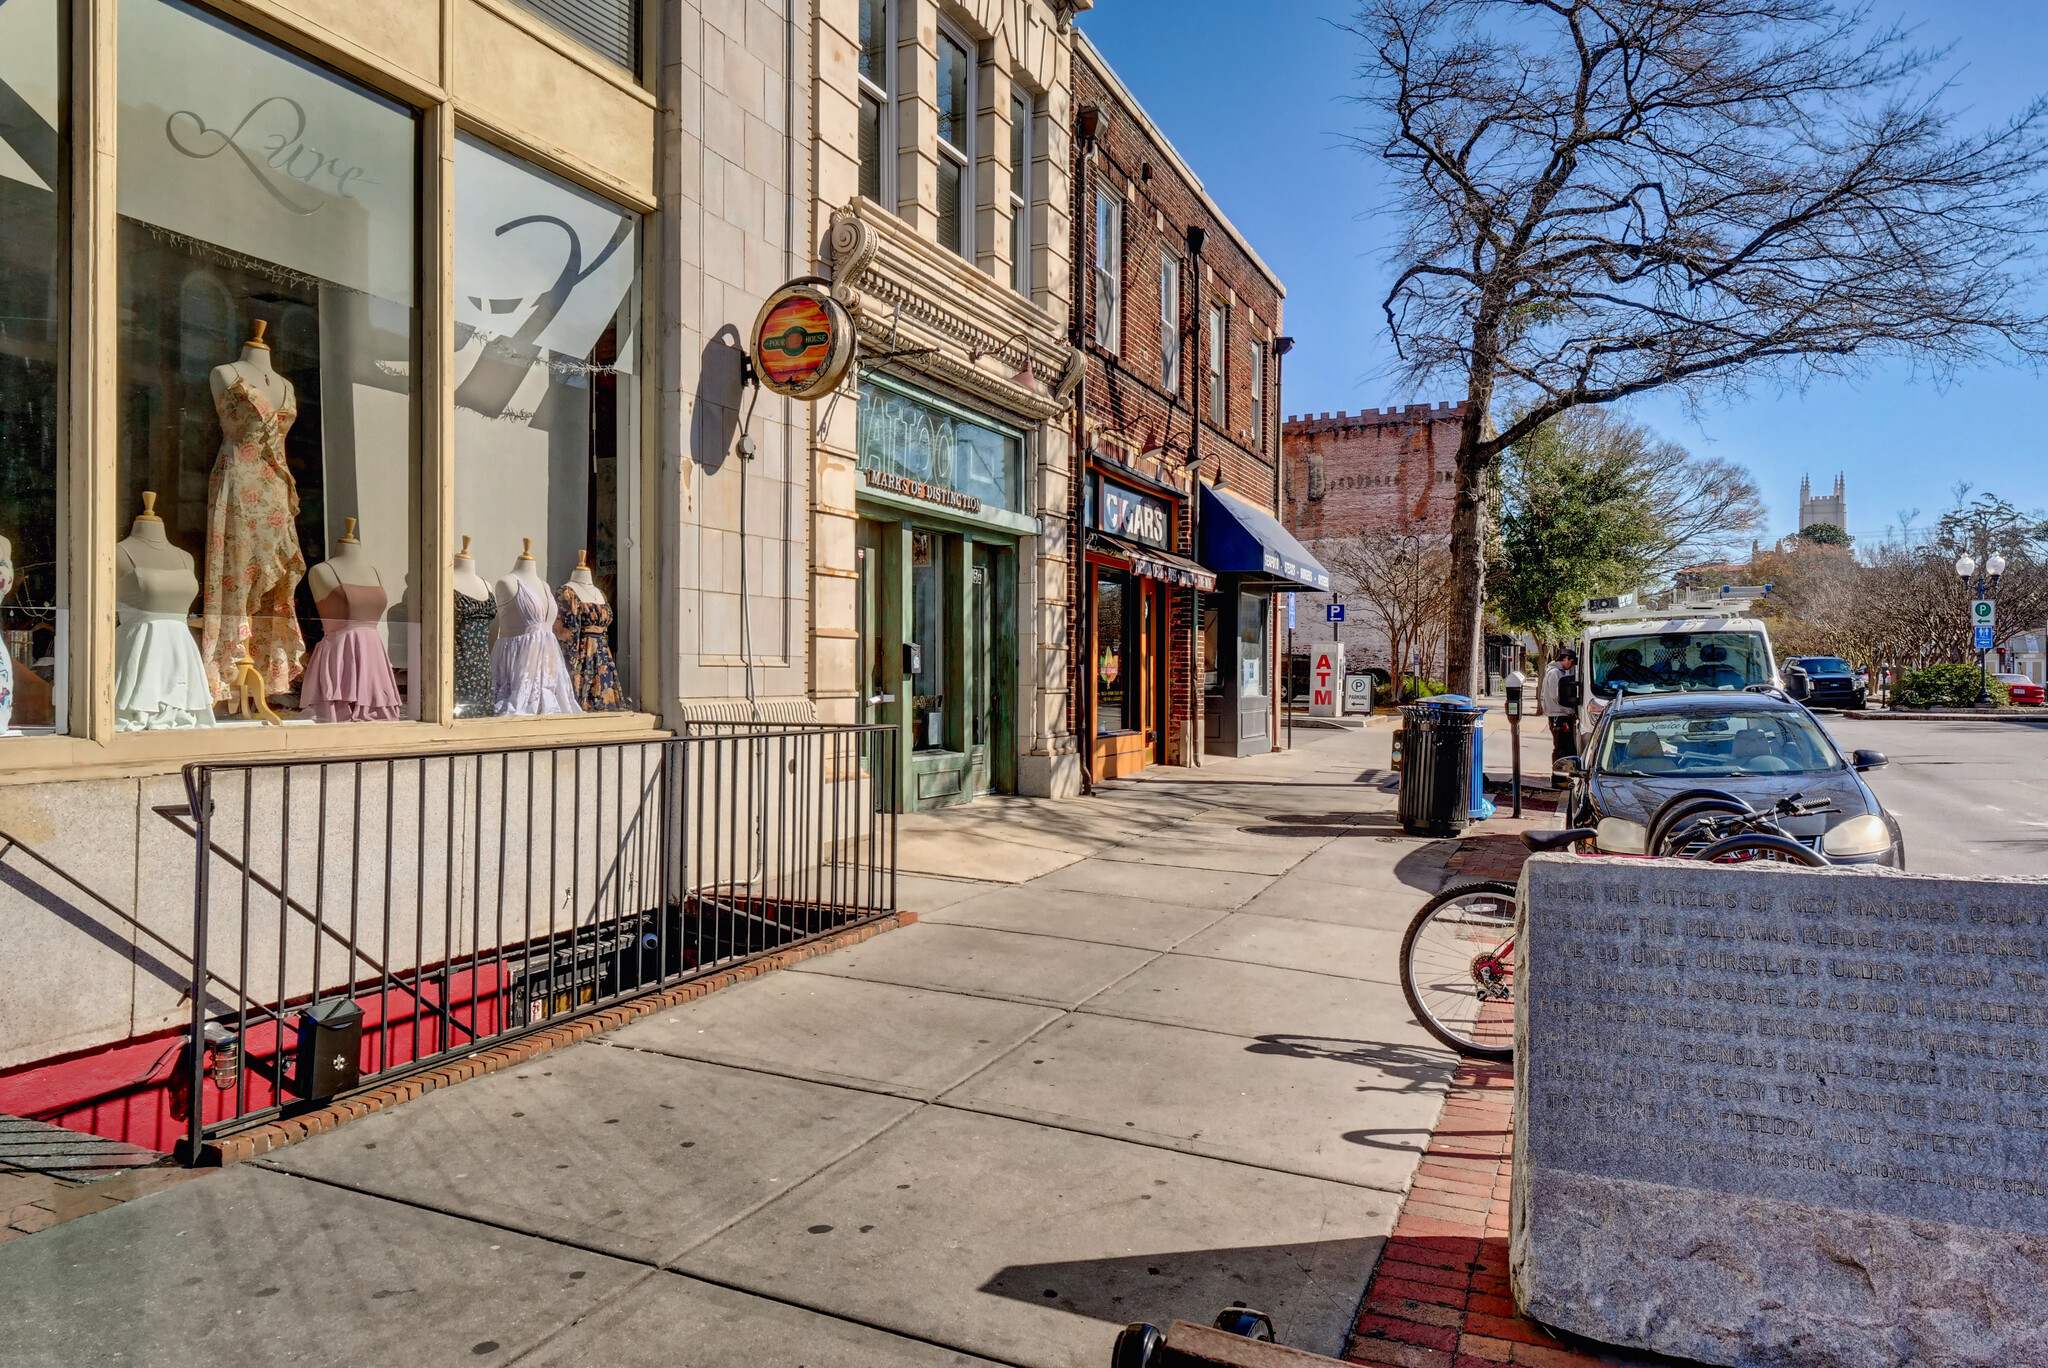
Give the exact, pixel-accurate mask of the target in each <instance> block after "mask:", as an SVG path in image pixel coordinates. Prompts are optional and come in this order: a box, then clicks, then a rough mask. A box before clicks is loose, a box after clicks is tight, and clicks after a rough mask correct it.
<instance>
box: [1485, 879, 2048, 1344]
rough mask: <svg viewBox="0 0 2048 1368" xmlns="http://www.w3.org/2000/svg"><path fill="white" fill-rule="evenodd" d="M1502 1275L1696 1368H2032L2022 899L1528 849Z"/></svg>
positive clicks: (2003, 884)
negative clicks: (1509, 1214)
mask: <svg viewBox="0 0 2048 1368" xmlns="http://www.w3.org/2000/svg"><path fill="white" fill-rule="evenodd" d="M1521 917H1522V926H1521V933H1520V934H1521V939H1520V941H1519V943H1518V946H1517V960H1518V963H1517V976H1518V978H1519V979H1520V982H1519V983H1518V984H1517V990H1516V995H1515V996H1516V1004H1515V1006H1516V1013H1517V1018H1518V1019H1517V1023H1516V1028H1517V1039H1516V1052H1515V1074H1516V1089H1517V1097H1518V1100H1519V1102H1520V1108H1519V1112H1518V1115H1517V1119H1516V1129H1515V1160H1514V1198H1513V1220H1512V1234H1511V1237H1510V1261H1511V1266H1512V1271H1513V1278H1514V1288H1515V1298H1516V1301H1517V1302H1518V1303H1519V1304H1520V1306H1521V1308H1522V1310H1523V1311H1524V1312H1525V1313H1526V1314H1528V1315H1529V1316H1531V1317H1533V1318H1534V1319H1536V1320H1538V1321H1540V1322H1542V1323H1544V1324H1546V1325H1550V1326H1554V1327H1557V1328H1559V1329H1562V1330H1567V1331H1570V1332H1572V1333H1574V1334H1578V1335H1583V1336H1585V1337H1587V1338H1589V1339H1594V1340H1599V1341H1603V1342H1606V1343H1609V1344H1616V1345H1627V1346H1633V1347H1637V1348H1642V1349H1649V1350H1654V1351H1657V1352H1660V1353H1665V1354H1671V1355H1676V1356H1679V1357H1683V1358H1690V1359H1697V1360H1700V1361H1702V1362H1706V1363H1715V1364H1729V1365H1744V1366H1745V1368H1746V1366H1747V1365H1765V1364H1768V1365H1774V1366H1777V1365H1783V1366H1785V1368H1791V1366H1793V1365H1797V1368H1896V1366H1897V1365H1929V1366H1930V1368H1931V1366H1932V1365H1940V1368H1975V1366H1976V1365H1986V1366H1987V1368H1988V1366H1989V1365H2000V1368H2013V1366H2014V1365H2048V880H2042V879H1964V878H1951V877H1941V876H1933V875H1921V874H1904V873H1899V872H1895V871H1892V870H1887V869H1879V868H1875V867H1856V868H1834V869H1795V868H1788V867H1785V866H1755V867H1734V866H1725V865H1703V864H1695V863H1690V862H1683V861H1673V860H1657V861H1645V860H1630V859H1582V858H1574V857H1571V856H1561V855H1555V856H1538V857H1536V858H1534V859H1531V860H1530V861H1529V862H1528V865H1527V866H1526V867H1525V869H1524V871H1523V875H1522V913H1521Z"/></svg>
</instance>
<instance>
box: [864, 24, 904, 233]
mask: <svg viewBox="0 0 2048 1368" xmlns="http://www.w3.org/2000/svg"><path fill="white" fill-rule="evenodd" d="M894 18H895V15H894V14H893V13H892V11H891V7H890V4H889V0H860V192H861V194H863V195H865V196H867V197H868V198H869V199H871V200H873V201H874V202H875V203H877V204H882V205H887V206H888V207H890V208H892V209H893V208H894V207H895V205H894V203H893V202H892V201H891V200H889V199H888V198H886V193H887V188H888V186H889V185H890V184H891V183H892V182H893V181H894V179H895V178H894V177H893V176H892V175H890V174H889V172H890V169H891V168H890V166H889V162H890V161H891V157H890V155H889V154H890V153H891V152H892V151H893V150H894V148H895V145H896V130H895V120H894V119H893V118H892V117H891V115H892V113H893V109H894V105H893V101H892V100H891V98H890V92H891V91H893V90H894V89H895V88H896V86H895V82H894V81H892V80H891V79H890V69H891V67H892V65H893V63H892V60H891V59H892V56H893V53H894V48H895V45H894V44H893V43H891V42H890V41H889V38H890V34H891V33H892V31H893V28H894V25H893V24H892V22H891V21H892V20H893V19H894Z"/></svg>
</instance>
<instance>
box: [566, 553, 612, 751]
mask: <svg viewBox="0 0 2048 1368" xmlns="http://www.w3.org/2000/svg"><path fill="white" fill-rule="evenodd" d="M611 628H612V606H611V605H610V604H609V603H607V602H605V598H604V590H602V589H600V588H598V587H597V581H596V580H595V579H594V578H593V577H592V576H591V573H590V553H589V552H588V551H578V552H577V553H576V568H575V569H574V570H571V571H570V572H569V582H568V583H567V584H565V585H563V586H562V587H561V588H560V589H557V590H556V591H555V637H556V639H557V640H559V641H560V642H561V643H562V658H563V660H564V661H565V662H566V663H567V664H568V666H569V677H570V678H571V679H573V680H575V681H576V701H577V702H578V703H581V704H582V705H583V711H585V712H615V711H617V710H618V708H619V706H620V705H621V704H622V703H623V702H624V699H625V696H624V694H622V693H621V692H620V690H619V670H618V666H617V665H615V664H614V663H613V662H612V647H611V640H610V635H609V634H610V632H611Z"/></svg>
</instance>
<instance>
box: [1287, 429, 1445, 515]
mask: <svg viewBox="0 0 2048 1368" xmlns="http://www.w3.org/2000/svg"><path fill="white" fill-rule="evenodd" d="M1464 421H1465V404H1464V401H1463V400H1458V401H1456V402H1454V403H1448V404H1410V405H1408V406H1407V407H1406V408H1398V409H1393V408H1390V409H1387V410H1385V411H1384V412H1382V411H1379V410H1373V409H1368V410H1366V411H1365V412H1363V413H1356V414H1349V413H1339V414H1337V415H1336V416H1335V417H1332V416H1331V415H1329V414H1327V413H1325V414H1324V415H1322V416H1321V417H1320V418H1317V417H1313V416H1310V415H1306V414H1304V415H1303V416H1301V417H1298V418H1297V417H1289V418H1288V419H1287V421H1286V423H1285V424H1283V425H1282V428H1281V442H1282V449H1283V451H1284V453H1285V457H1284V459H1285V462H1286V482H1285V491H1286V492H1285V500H1286V506H1287V517H1286V523H1287V527H1288V530H1289V531H1291V532H1293V533H1294V535H1295V536H1297V537H1299V538H1301V539H1302V540H1303V541H1305V542H1316V541H1322V540H1324V539H1325V538H1331V537H1355V536H1357V535H1359V534H1360V533H1364V532H1399V533H1432V534H1436V535H1441V536H1449V535H1450V531H1451V505H1452V503H1453V502H1454V500H1455V493H1456V487H1455V484H1454V483H1453V480H1452V476H1453V475H1454V473H1455V467H1456V463H1457V458H1458V430H1459V428H1460V426H1461V425H1462V424H1463V423H1464Z"/></svg>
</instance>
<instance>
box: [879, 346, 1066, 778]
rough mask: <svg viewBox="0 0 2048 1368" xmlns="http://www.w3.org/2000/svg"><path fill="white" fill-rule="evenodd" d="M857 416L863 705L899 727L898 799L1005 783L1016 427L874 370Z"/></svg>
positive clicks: (1023, 498)
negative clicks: (900, 786)
mask: <svg viewBox="0 0 2048 1368" xmlns="http://www.w3.org/2000/svg"><path fill="white" fill-rule="evenodd" d="M857 426H858V436H857V441H858V445H859V454H860V474H859V477H858V479H859V483H858V486H857V488H858V498H857V507H858V512H859V514H860V524H859V532H858V537H859V545H858V550H857V552H856V563H857V565H858V567H859V579H860V584H859V600H858V609H857V615H856V624H857V629H858V634H859V638H860V640H859V652H860V656H859V658H860V661H861V717H862V720H863V721H866V722H875V723H885V724H893V725H894V726H895V727H896V728H897V729H898V735H899V736H900V738H901V740H900V744H901V747H902V752H901V757H900V758H901V763H900V764H899V765H898V766H897V767H896V772H897V773H898V774H899V775H901V776H902V788H901V792H900V793H898V794H897V795H896V800H897V801H898V803H899V804H900V805H901V807H902V809H903V810H905V811H916V810H919V809H923V808H932V807H940V806H944V805H946V804H949V803H962V802H967V801H969V800H971V799H973V798H975V797H977V796H978V795H980V794H983V793H989V792H996V793H1008V792H1014V791H1015V790H1016V786H1017V773H1016V769H1017V726H1018V715H1017V698H1018V680H1017V661H1018V644H1017V643H1018V633H1017V623H1018V604H1017V562H1018V555H1019V543H1020V540H1021V539H1022V538H1024V537H1027V536H1030V535H1032V534H1034V533H1036V532H1037V530H1038V522H1037V519H1036V518H1034V517H1032V516H1030V515H1029V514H1027V513H1026V512H1025V511H1024V510H1025V508H1026V504H1027V494H1026V483H1025V480H1024V446H1025V434H1024V431H1023V430H1022V429H1021V428H1019V427H1017V426H1015V425H1013V424H1010V423H1006V422H1003V421H1002V420H1000V419H998V418H995V417H992V416H991V415H989V414H987V413H984V412H982V411H980V410H978V409H975V408H970V407H968V406H967V405H964V404H961V403H959V402H957V401H954V400H950V399H947V398H944V397H942V396H940V395H937V394H934V393H932V392H930V391H929V390H926V389H923V388H921V387H919V386H915V385H912V384H911V383H909V382H908V381H906V380H903V379H901V378H900V377H897V376H893V375H884V374H879V373H873V374H869V375H866V376H863V377H862V379H861V383H860V411H859V419H858V425H857Z"/></svg>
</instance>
